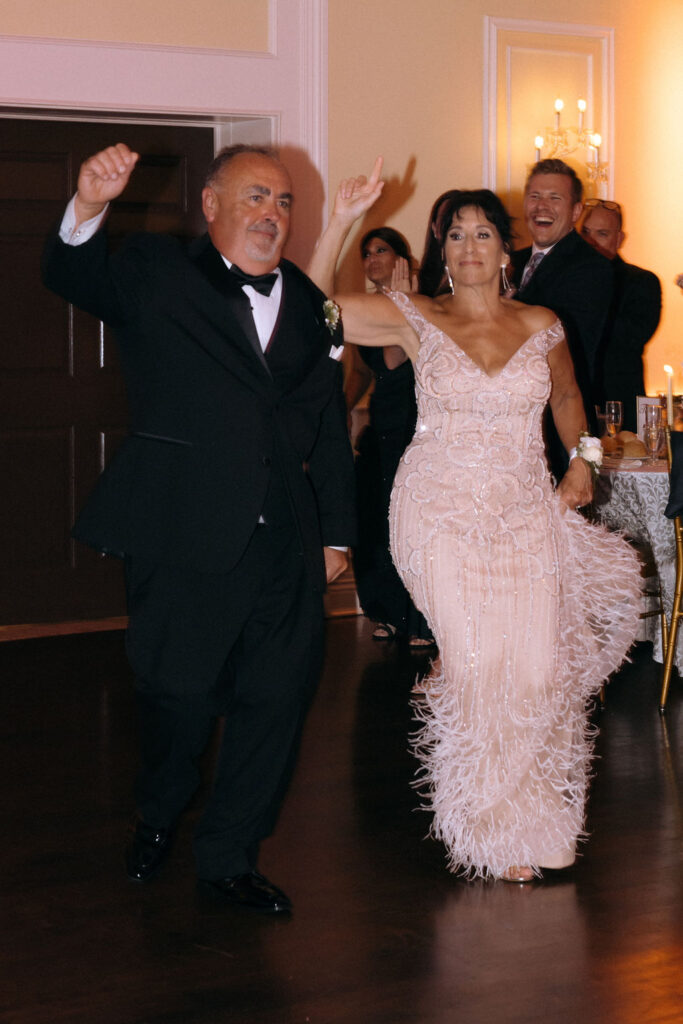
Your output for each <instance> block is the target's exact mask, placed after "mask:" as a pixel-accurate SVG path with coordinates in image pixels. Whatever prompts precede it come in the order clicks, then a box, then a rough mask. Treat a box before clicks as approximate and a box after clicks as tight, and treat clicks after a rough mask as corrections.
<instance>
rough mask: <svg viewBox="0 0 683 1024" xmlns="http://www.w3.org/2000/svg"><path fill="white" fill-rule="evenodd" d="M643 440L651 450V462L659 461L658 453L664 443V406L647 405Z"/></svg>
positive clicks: (649, 450)
mask: <svg viewBox="0 0 683 1024" xmlns="http://www.w3.org/2000/svg"><path fill="white" fill-rule="evenodd" d="M643 434H644V437H643V440H644V441H645V447H646V448H647V450H648V452H649V459H648V461H649V462H656V461H657V453H658V452H659V448H660V446H661V443H662V407H661V405H646V406H645V426H644V429H643Z"/></svg>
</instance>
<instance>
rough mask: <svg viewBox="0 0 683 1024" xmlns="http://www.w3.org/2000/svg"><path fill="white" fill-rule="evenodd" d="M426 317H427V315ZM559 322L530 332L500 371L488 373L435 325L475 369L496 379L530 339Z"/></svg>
mask: <svg viewBox="0 0 683 1024" xmlns="http://www.w3.org/2000/svg"><path fill="white" fill-rule="evenodd" d="M425 319H426V317H425ZM559 322H560V321H559V320H555V321H553V323H552V324H550V325H549V326H548V327H541V328H540V330H538V331H533V333H532V334H530V335H529V337H528V338H525V339H524V341H523V342H522V343H521V345H519V346H518V347H517V348H516V349H515V351H514V352H513V353H512V355H511V356H510V358H509V359H508V360H507V362H505V363H503V365H502V366H501V368H500V370H499V371H498V373H487V372H486V370H485V369H484V367H483V366H480V365H479V363H478V362H477V361H476V360H475V359H473V358H472V356H471V355H470V354H469V353H468V352H465V349H464V348H463V347H462V345H459V344H458V342H457V341H456V340H455V338H452V337H451V336H450V334H448V333H447V332H446V331H444V330H442V329H441V328H440V327H436V324H434V325H433V326H434V327H436V329H437V331H438V332H439V334H442V335H443V337H444V338H446V339H447V340H448V341H449V342H450V343H451V345H453V346H454V347H455V348H457V350H458V352H460V353H462V355H463V356H464V357H465V359H467V360H468V361H469V362H470V363H471V364H472V366H474V368H475V369H477V370H479V372H480V373H481V374H483V375H484V377H488V379H489V380H496V379H497V378H498V377H501V376H502V375H503V374H504V373H505V371H506V370H507V368H508V366H509V365H510V363H511V362H512V361H513V359H515V358H516V357H517V356H518V355H519V353H520V352H521V351H522V349H523V348H525V347H526V346H527V345H528V344H529V342H530V341H532V340H533V339H534V338H537V337H538V335H539V334H544V333H545V332H546V331H549V330H551V329H552V328H553V327H554V326H555V324H558V323H559ZM428 323H432V321H431V320H429V321H428Z"/></svg>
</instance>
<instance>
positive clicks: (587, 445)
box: [570, 431, 602, 479]
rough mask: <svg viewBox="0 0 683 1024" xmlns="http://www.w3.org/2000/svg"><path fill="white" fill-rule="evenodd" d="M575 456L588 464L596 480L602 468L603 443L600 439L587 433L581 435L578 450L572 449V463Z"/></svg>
mask: <svg viewBox="0 0 683 1024" xmlns="http://www.w3.org/2000/svg"><path fill="white" fill-rule="evenodd" d="M575 454H576V455H578V457H579V458H580V459H583V461H584V462H587V463H588V465H589V467H590V471H591V473H592V474H593V479H595V478H596V477H597V476H598V474H599V473H600V467H601V466H602V442H601V441H600V438H599V437H591V435H590V434H587V433H586V432H585V431H584V432H583V433H581V434H579V443H578V444H577V446H576V448H574V449H572V452H571V454H570V461H571V459H572V458H573V457H574V455H575Z"/></svg>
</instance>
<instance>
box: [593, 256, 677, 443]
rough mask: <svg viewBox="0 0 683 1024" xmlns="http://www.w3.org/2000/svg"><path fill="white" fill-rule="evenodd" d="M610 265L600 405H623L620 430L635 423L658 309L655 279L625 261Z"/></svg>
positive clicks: (659, 290)
mask: <svg viewBox="0 0 683 1024" xmlns="http://www.w3.org/2000/svg"><path fill="white" fill-rule="evenodd" d="M612 266H613V267H614V301H613V302H612V306H611V309H610V313H609V317H608V321H607V340H606V344H605V353H604V359H603V372H602V396H601V399H600V404H601V405H602V403H603V401H608V400H610V399H618V400H619V401H621V402H622V403H623V405H624V424H623V425H624V429H625V430H633V431H635V429H636V426H637V413H636V398H637V397H638V395H644V394H645V380H644V377H643V349H644V348H645V346H646V345H647V343H648V341H649V340H650V338H651V337H652V335H653V334H654V333H655V331H656V330H657V326H658V324H659V318H660V316H661V312H662V288H661V285H660V283H659V278H658V277H657V276H656V275H655V274H652V273H651V272H650V271H649V270H643V269H641V267H634V266H633V265H632V264H631V263H625V262H624V260H622V258H621V257H620V256H615V258H614V259H613V260H612Z"/></svg>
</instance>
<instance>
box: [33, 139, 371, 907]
mask: <svg viewBox="0 0 683 1024" xmlns="http://www.w3.org/2000/svg"><path fill="white" fill-rule="evenodd" d="M136 161H137V154H135V153H132V152H131V151H130V150H129V148H128V147H127V146H125V145H124V144H121V143H120V144H118V145H116V146H111V147H108V148H107V149H106V150H103V151H102V152H100V153H98V154H96V155H95V156H93V157H91V158H90V159H89V160H87V161H86V162H85V163H84V164H83V165H82V167H81V170H80V175H79V180H78V192H77V194H76V196H75V197H74V199H73V200H72V201H71V203H70V205H69V208H68V209H67V213H66V215H65V218H64V220H63V222H62V225H61V229H60V232H59V234H57V233H55V235H54V237H52V238H51V239H50V240H49V241H48V244H47V247H46V252H45V259H44V280H45V283H46V284H47V285H48V287H50V288H52V289H53V290H54V291H56V292H58V293H59V294H60V295H62V296H63V297H64V298H65V299H67V300H68V301H69V302H73V303H74V304H75V305H77V306H79V307H80V308H82V309H85V310H86V311H88V312H90V313H93V314H94V315H95V316H97V317H98V318H100V319H102V320H103V321H104V322H105V323H107V324H109V325H111V327H112V328H113V329H114V330H115V332H116V336H117V341H118V344H119V348H120V353H121V362H122V368H123V373H124V377H125V381H126V388H127V396H128V403H129V416H130V432H129V435H128V437H127V438H126V440H125V441H124V442H123V444H122V446H121V448H120V449H119V450H118V452H117V453H116V454H115V456H114V458H113V460H112V462H111V464H110V465H109V467H108V468H107V469H106V470H105V472H104V474H103V475H102V477H101V478H100V481H99V483H98V486H97V488H96V490H95V492H94V494H93V495H92V497H91V498H90V500H89V502H88V503H87V504H86V506H85V508H84V509H83V511H82V512H81V515H80V516H79V518H78V521H77V523H76V526H75V528H74V534H75V536H76V537H77V538H79V539H80V540H83V541H84V542H86V543H88V544H91V545H93V546H94V547H96V548H98V549H100V550H103V551H108V552H111V553H116V554H120V555H122V556H123V557H124V559H125V571H126V586H127V599H128V610H129V628H128V632H127V640H126V642H127V651H128V656H129V659H130V662H131V665H132V667H133V670H134V672H135V676H136V687H137V696H138V700H139V708H140V716H141V744H142V759H141V760H142V767H141V770H140V774H139V777H138V781H137V786H136V803H137V818H136V821H135V823H134V827H133V831H132V834H131V837H130V841H129V844H128V846H127V849H126V868H127V872H128V875H129V877H130V878H131V879H133V880H136V881H146V880H147V879H148V878H149V877H150V876H151V875H152V874H153V873H154V872H155V871H156V870H157V869H158V868H159V866H160V865H161V863H162V861H163V860H164V858H165V857H166V855H167V853H168V850H169V847H170V844H171V840H172V836H173V831H174V828H175V826H176V823H177V821H178V818H179V816H180V814H181V812H182V811H183V809H184V808H185V806H186V805H187V803H188V801H189V800H190V798H191V797H192V795H193V793H194V792H195V790H196V788H197V786H198V783H199V770H198V760H199V758H200V757H201V754H202V753H203V751H204V750H205V748H206V746H207V744H208V741H209V738H210V736H211V734H212V732H213V729H214V726H215V723H216V718H217V716H218V714H219V713H222V712H225V728H224V731H223V734H222V739H221V743H220V748H219V751H218V757H217V764H216V769H215V777H214V785H213V790H212V793H211V795H210V797H209V799H208V803H207V806H206V808H205V810H204V814H203V817H202V818H201V820H200V822H199V825H198V827H197V830H196V833H195V840H194V848H195V857H196V861H197V869H198V875H199V879H200V880H201V881H202V884H203V887H204V888H205V889H207V891H209V892H210V893H211V895H212V896H215V897H217V898H219V899H220V900H222V901H224V902H226V903H228V904H239V905H241V906H246V907H249V908H252V909H255V910H259V911H263V912H266V913H273V914H278V913H288V912H289V910H290V909H291V903H290V900H289V899H288V897H287V896H286V895H285V893H284V892H283V891H282V890H281V889H279V888H278V887H277V886H275V885H273V884H272V883H271V882H269V881H268V879H266V878H265V877H264V876H263V875H261V874H260V873H259V872H258V871H257V870H256V863H257V854H258V848H259V842H260V840H261V839H263V838H264V837H265V836H267V835H268V834H269V833H270V831H271V830H272V828H273V826H274V823H275V819H276V816H277V812H278V809H279V806H280V803H281V801H282V797H283V794H284V790H285V788H286V783H287V780H288V777H289V775H290V772H291V768H292V764H293V761H294V758H295V754H296V750H297V745H298V740H299V736H300V732H301V727H302V724H303V718H304V715H305V712H306V710H307V707H308V704H309V702H310V699H311V696H312V693H313V691H314V687H315V684H316V681H317V677H318V674H319V669H320V663H321V656H322V627H323V604H322V599H323V590H324V587H325V580H326V578H327V580H328V581H330V580H332V579H334V578H335V577H336V576H337V575H338V574H339V573H340V572H341V571H343V569H344V567H345V565H346V554H345V551H344V548H345V547H346V546H347V545H348V544H351V543H353V542H354V518H355V512H354V507H353V461H352V454H351V449H350V445H349V441H348V436H347V431H346V416H345V410H344V403H343V395H342V391H341V380H340V367H339V365H338V364H337V363H336V362H335V361H334V359H332V358H330V355H331V353H335V352H336V348H337V347H338V346H339V344H340V341H341V338H340V337H339V336H338V334H337V333H335V334H333V333H332V330H333V325H330V324H328V323H326V315H325V311H324V309H323V303H324V302H325V296H324V295H323V294H322V293H321V292H320V291H319V290H318V289H317V288H316V287H315V286H314V285H313V283H312V282H311V281H310V280H309V279H308V278H307V277H306V276H305V275H304V274H303V273H302V272H301V271H300V270H298V268H297V267H295V266H294V265H293V264H291V263H289V262H288V261H287V260H283V259H281V253H282V248H283V246H284V243H285V240H286V238H287V233H288V229H289V221H290V208H291V201H292V186H291V182H290V178H289V175H288V173H287V171H286V169H285V167H284V166H283V165H282V164H281V163H280V162H279V160H278V158H277V156H276V154H275V153H274V152H273V151H271V150H269V149H266V148H261V147H248V146H233V147H229V148H227V149H225V150H222V151H221V152H220V153H219V154H218V156H217V157H216V158H215V159H214V161H213V163H212V164H211V165H210V167H209V171H208V175H207V179H206V187H205V188H204V190H203V192H202V204H203V211H204V215H205V218H206V221H207V224H208V235H207V236H204V237H203V238H201V239H197V240H196V241H195V242H193V243H192V244H191V245H190V246H189V248H188V247H186V246H185V245H184V244H182V243H180V242H179V241H177V240H175V239H172V238H168V237H164V236H160V235H139V236H134V237H132V238H131V239H129V240H128V241H127V243H126V244H125V245H124V247H123V248H122V249H121V250H119V251H118V252H117V253H116V254H115V255H113V256H110V255H109V252H108V248H107V243H106V233H105V231H104V230H101V222H102V220H103V219H104V217H105V214H106V208H107V204H108V203H109V202H110V201H111V200H114V199H116V198H117V197H118V196H119V195H121V193H122V192H123V191H124V189H125V187H126V185H127V183H128V180H129V178H130V175H131V173H132V172H133V169H134V167H135V163H136Z"/></svg>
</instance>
